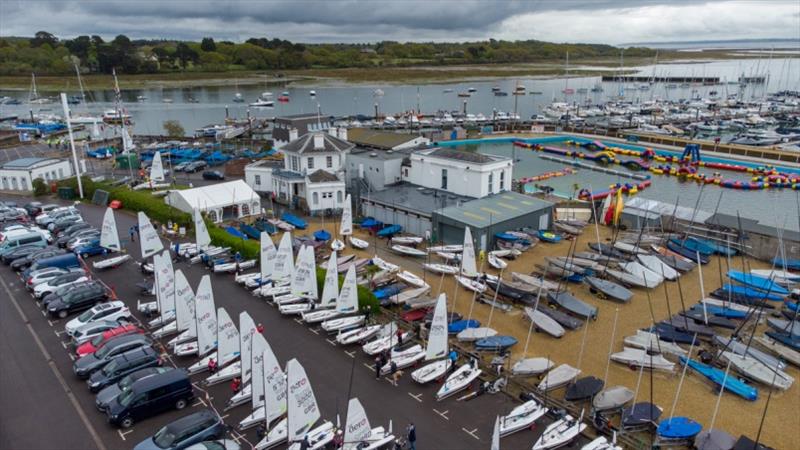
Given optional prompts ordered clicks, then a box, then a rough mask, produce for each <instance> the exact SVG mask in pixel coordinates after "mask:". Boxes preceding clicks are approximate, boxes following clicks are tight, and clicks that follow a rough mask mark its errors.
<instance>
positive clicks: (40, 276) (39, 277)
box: [23, 267, 71, 291]
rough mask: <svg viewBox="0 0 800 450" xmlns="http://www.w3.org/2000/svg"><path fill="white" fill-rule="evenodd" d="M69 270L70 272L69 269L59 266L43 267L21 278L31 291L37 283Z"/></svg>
mask: <svg viewBox="0 0 800 450" xmlns="http://www.w3.org/2000/svg"><path fill="white" fill-rule="evenodd" d="M69 272H71V270H70V269H62V268H60V267H45V268H43V269H39V270H37V271H35V272H32V273H31V274H29V275H28V276H27V277H25V278H23V281H24V282H25V287H26V288H27V289H28V290H30V291H32V290H33V289H34V288H36V286H38V285H39V284H41V283H44V282H45V281H48V280H50V279H52V278H54V277H57V276H59V275H63V274H65V273H69Z"/></svg>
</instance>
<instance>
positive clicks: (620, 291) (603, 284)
mask: <svg viewBox="0 0 800 450" xmlns="http://www.w3.org/2000/svg"><path fill="white" fill-rule="evenodd" d="M583 280H584V281H585V282H586V284H588V285H589V288H590V289H589V290H590V291H591V292H592V293H593V294H596V295H597V296H598V297H600V298H608V299H611V300H616V301H619V302H623V303H628V302H629V301H630V300H631V298H633V292H631V291H629V290H628V289H627V288H625V287H623V286H621V285H619V284H617V283H614V282H611V281H607V280H603V279H601V278H597V277H592V276H587V277H584V278H583Z"/></svg>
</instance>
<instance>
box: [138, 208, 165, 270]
mask: <svg viewBox="0 0 800 450" xmlns="http://www.w3.org/2000/svg"><path fill="white" fill-rule="evenodd" d="M138 218H139V248H140V249H141V251H142V259H147V258H149V257H151V256H153V255H155V254H156V253H158V252H160V251H161V250H163V249H164V244H163V243H162V242H161V239H160V238H159V237H158V233H157V232H156V229H155V228H153V224H152V223H151V222H150V219H149V218H148V217H147V214H145V213H143V212H141V211H139V213H138Z"/></svg>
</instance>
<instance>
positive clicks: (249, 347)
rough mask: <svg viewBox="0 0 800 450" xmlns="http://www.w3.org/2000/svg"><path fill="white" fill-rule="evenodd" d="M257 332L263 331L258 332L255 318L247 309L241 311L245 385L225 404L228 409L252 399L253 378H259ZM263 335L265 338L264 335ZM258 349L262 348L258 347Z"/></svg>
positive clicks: (240, 342) (241, 343)
mask: <svg viewBox="0 0 800 450" xmlns="http://www.w3.org/2000/svg"><path fill="white" fill-rule="evenodd" d="M256 334H259V335H260V334H261V333H258V330H257V329H256V323H255V322H254V321H253V318H252V317H250V314H248V313H247V311H242V312H241V313H239V349H240V351H241V355H240V356H239V358H240V360H241V362H242V365H241V373H242V386H244V387H242V389H241V390H240V391H239V392H237V393H235V394H233V397H231V399H230V400H228V402H227V403H226V404H225V410H226V411H227V410H228V409H231V408H233V407H235V406H239V405H241V404H243V403H245V402H246V401H247V400H250V398H251V396H252V395H253V385H252V383H251V380H254V379H255V380H259V378H258V377H257V376H254V370H253V340H254V339H253V338H254V336H255V335H256ZM261 337H262V339H263V336H261ZM256 351H260V350H259V349H257V350H256ZM256 383H258V381H256Z"/></svg>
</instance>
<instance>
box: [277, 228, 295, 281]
mask: <svg viewBox="0 0 800 450" xmlns="http://www.w3.org/2000/svg"><path fill="white" fill-rule="evenodd" d="M292 257H293V255H292V233H289V232H288V231H287V232H286V233H283V237H282V238H281V242H280V244H278V252H277V253H276V254H275V268H274V270H273V273H272V279H273V280H285V279H287V278H289V277H291V276H292V274H293V273H294V260H293V259H292Z"/></svg>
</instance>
